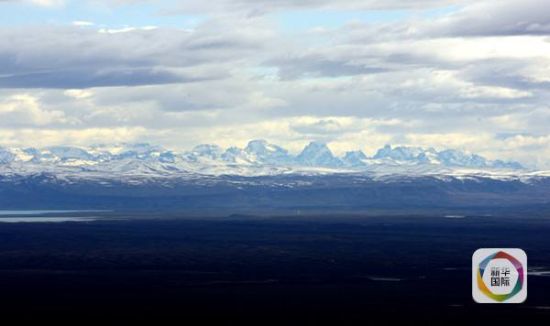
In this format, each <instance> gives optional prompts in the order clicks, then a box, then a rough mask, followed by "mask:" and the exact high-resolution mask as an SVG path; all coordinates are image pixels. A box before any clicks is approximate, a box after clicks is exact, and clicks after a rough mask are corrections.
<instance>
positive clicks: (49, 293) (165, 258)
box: [0, 213, 550, 325]
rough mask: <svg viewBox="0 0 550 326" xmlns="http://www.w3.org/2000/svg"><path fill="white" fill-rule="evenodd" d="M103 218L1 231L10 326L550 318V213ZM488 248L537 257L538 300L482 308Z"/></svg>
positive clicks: (0, 306)
mask: <svg viewBox="0 0 550 326" xmlns="http://www.w3.org/2000/svg"><path fill="white" fill-rule="evenodd" d="M72 215H75V214H74V213H73V214H72ZM83 215H87V214H83ZM88 215H89V214H88ZM93 215H94V218H97V219H96V220H92V219H89V217H88V219H85V220H83V221H81V222H78V221H72V220H70V221H68V222H67V221H66V222H63V223H0V312H1V313H2V320H13V321H18V322H20V323H25V322H45V321H56V322H58V323H62V322H68V323H71V324H73V325H78V324H79V323H80V324H84V323H87V322H101V324H106V323H111V322H116V323H118V324H119V325H125V324H130V323H133V322H143V321H145V322H147V324H150V325H168V324H170V325H171V324H174V325H176V324H177V325H243V324H250V325H325V324H326V325H383V324H388V323H389V322H395V321H397V322H400V323H401V324H402V325H426V324H437V325H441V324H442V323H445V324H464V325H473V324H480V323H481V322H506V323H510V324H512V323H514V322H521V323H522V324H525V325H527V324H534V323H535V322H544V321H545V322H548V321H549V320H550V294H549V293H550V218H548V219H547V218H543V217H541V218H538V217H537V218H529V217H526V216H516V217H506V218H501V217H491V216H465V217H464V216H447V217H444V216H384V217H382V216H332V217H327V216H322V217H321V216H308V217H295V216H292V217H290V216H289V217H285V216H280V217H270V218H267V217H262V218H259V217H252V216H232V217H230V218H217V219H214V218H209V219H203V218H200V217H195V218H190V217H180V216H179V215H178V214H177V213H171V214H150V215H147V214H139V216H137V215H136V216H134V215H133V214H122V213H118V214H116V216H113V214H107V213H105V214H104V215H105V216H103V214H102V213H95V214H93ZM1 218H2V217H0V219H1ZM11 222H14V221H13V220H12V221H11ZM15 222H16V221H15ZM482 247H489V248H492V247H504V248H522V249H524V250H525V251H526V252H527V254H528V258H529V270H530V275H529V278H528V284H529V289H528V290H529V291H528V299H527V302H525V303H524V304H519V305H479V304H475V303H474V302H473V301H472V298H471V257H472V254H473V252H474V251H475V250H476V249H478V248H482ZM16 324H17V323H13V322H12V323H11V324H10V325H16Z"/></svg>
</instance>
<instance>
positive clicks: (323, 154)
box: [296, 142, 343, 168]
mask: <svg viewBox="0 0 550 326" xmlns="http://www.w3.org/2000/svg"><path fill="white" fill-rule="evenodd" d="M296 162H298V163H300V164H303V165H305V166H320V167H331V168H337V167H341V166H342V165H343V163H342V161H341V160H340V159H338V158H336V157H335V156H334V155H333V154H332V152H331V150H330V149H329V148H328V146H327V144H325V143H321V142H311V143H309V145H307V146H306V147H305V148H304V150H303V151H302V152H301V153H300V155H298V156H297V157H296Z"/></svg>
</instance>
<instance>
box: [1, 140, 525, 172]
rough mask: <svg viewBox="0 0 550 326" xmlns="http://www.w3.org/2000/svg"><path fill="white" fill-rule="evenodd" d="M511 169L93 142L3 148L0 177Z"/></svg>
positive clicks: (412, 150) (271, 149)
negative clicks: (90, 144) (170, 148)
mask: <svg viewBox="0 0 550 326" xmlns="http://www.w3.org/2000/svg"><path fill="white" fill-rule="evenodd" d="M457 171H461V172H460V173H466V174H467V173H497V172H498V173H504V172H505V173H507V174H519V173H520V172H521V173H523V172H525V170H524V169H523V167H522V166H521V165H520V164H519V163H517V162H504V161H501V160H496V161H490V160H488V159H485V158H484V157H482V156H480V155H477V154H470V153H465V152H462V151H457V150H451V149H448V150H443V151H437V150H435V149H433V148H428V149H423V148H420V147H404V146H398V147H392V146H390V145H386V146H385V147H383V148H381V149H380V150H378V151H377V152H376V154H375V155H374V156H372V157H368V156H367V155H365V154H364V153H363V152H362V151H351V152H347V153H346V154H345V155H343V156H342V157H336V156H335V155H334V154H333V152H332V151H331V150H330V148H329V147H328V146H327V144H325V143H321V142H311V143H309V144H308V145H307V146H305V148H304V149H303V150H302V151H301V152H300V153H298V154H297V155H293V154H291V153H289V152H288V151H287V150H286V149H284V148H282V147H280V146H277V145H273V144H270V143H268V142H267V141H265V140H253V141H251V142H249V143H248V145H247V146H246V147H245V148H238V147H230V148H228V149H223V148H221V147H220V146H217V145H211V144H205V145H199V146H196V147H195V148H193V149H192V150H190V151H187V152H176V151H171V150H168V149H165V148H163V147H160V146H154V145H150V144H143V143H142V144H116V145H94V146H90V147H89V148H81V147H70V146H55V147H47V148H42V149H37V148H7V147H0V175H7V174H9V175H13V174H19V175H29V174H37V173H51V174H59V175H67V174H70V175H72V176H76V177H83V178H85V177H88V176H101V177H105V178H109V177H113V178H116V177H122V176H125V175H131V176H161V177H170V176H181V175H189V174H199V175H241V176H260V175H278V174H289V173H307V174H311V173H321V174H330V173H367V174H369V173H370V174H376V175H388V174H404V175H408V174H414V175H419V174H420V175H423V174H432V175H433V174H444V175H453V174H456V173H457Z"/></svg>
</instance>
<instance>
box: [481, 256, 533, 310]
mask: <svg viewBox="0 0 550 326" xmlns="http://www.w3.org/2000/svg"><path fill="white" fill-rule="evenodd" d="M472 296H473V298H474V300H475V301H476V302H477V303H522V302H524V301H525V300H526V299H527V255H526V254H525V252H524V251H523V250H521V249H479V250H477V251H476V252H475V253H474V255H473V257H472Z"/></svg>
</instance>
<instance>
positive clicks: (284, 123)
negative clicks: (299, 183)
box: [0, 0, 550, 169]
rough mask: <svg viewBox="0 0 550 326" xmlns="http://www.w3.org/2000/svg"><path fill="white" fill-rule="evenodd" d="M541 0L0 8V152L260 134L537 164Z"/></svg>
mask: <svg viewBox="0 0 550 326" xmlns="http://www.w3.org/2000/svg"><path fill="white" fill-rule="evenodd" d="M547 9H550V0H536V1H535V0H477V1H472V0H455V1H452V0H384V1H381V0H380V1H379V0H338V1H328V0H302V1H291V0H215V1H214V0H213V1H207V2H206V1H199V0H186V1H172V0H160V1H159V0H156V1H148V0H111V1H104V0H88V1H86V0H84V1H82V0H81V1H71V0H0V146H36V147H44V146H52V145H76V146H85V145H90V144H97V143H119V142H149V143H153V144H158V145H162V146H165V147H167V148H170V149H177V150H185V149H190V148H192V147H194V146H195V145H197V144H201V143H213V144H218V145H221V146H224V147H228V146H244V145H246V143H247V142H248V141H249V140H251V139H266V140H268V141H270V142H272V143H275V144H278V145H281V146H284V147H285V148H288V149H290V150H291V151H293V152H297V151H299V150H300V149H301V148H303V146H304V145H305V144H306V143H308V142H309V141H313V140H315V141H323V142H327V143H328V144H329V146H330V148H331V149H332V150H333V151H334V152H335V153H336V154H341V153H343V152H345V151H348V150H355V149H361V150H363V151H364V152H365V153H367V154H373V153H374V152H375V150H376V149H377V148H380V147H382V146H384V145H385V144H394V145H407V146H422V147H434V148H437V149H444V148H455V149H462V150H466V151H469V152H474V153H479V154H482V155H484V156H486V157H488V158H490V159H497V158H500V159H508V160H517V161H520V162H521V163H522V164H524V165H526V166H528V167H536V168H544V169H550V128H549V126H550V15H548V14H547V12H548V10H547Z"/></svg>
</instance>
